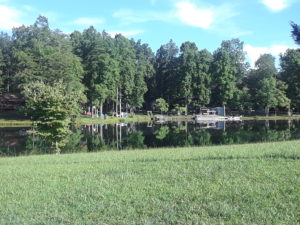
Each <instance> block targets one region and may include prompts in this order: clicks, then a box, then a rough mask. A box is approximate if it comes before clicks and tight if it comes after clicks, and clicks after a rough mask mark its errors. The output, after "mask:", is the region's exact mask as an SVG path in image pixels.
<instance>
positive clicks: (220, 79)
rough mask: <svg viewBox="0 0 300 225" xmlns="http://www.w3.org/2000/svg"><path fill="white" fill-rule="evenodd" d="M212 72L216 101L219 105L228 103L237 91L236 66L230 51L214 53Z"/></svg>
mask: <svg viewBox="0 0 300 225" xmlns="http://www.w3.org/2000/svg"><path fill="white" fill-rule="evenodd" d="M211 72H212V76H213V82H212V88H213V93H212V95H213V98H214V101H215V103H216V104H218V105H226V104H227V103H228V102H229V101H231V100H232V99H233V97H234V94H235V93H236V91H237V86H236V84H237V83H236V82H237V78H236V77H235V73H236V68H235V67H234V66H233V65H232V63H231V59H230V54H229V53H228V52H226V51H224V50H219V51H216V52H215V53H214V61H213V63H212V68H211Z"/></svg>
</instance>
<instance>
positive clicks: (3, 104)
mask: <svg viewBox="0 0 300 225" xmlns="http://www.w3.org/2000/svg"><path fill="white" fill-rule="evenodd" d="M24 103H25V101H24V99H23V98H22V97H21V96H20V95H18V94H9V93H6V94H2V95H0V111H10V110H16V109H17V108H18V107H20V106H22V105H24Z"/></svg>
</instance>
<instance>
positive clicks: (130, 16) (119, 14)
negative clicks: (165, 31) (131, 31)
mask: <svg viewBox="0 0 300 225" xmlns="http://www.w3.org/2000/svg"><path fill="white" fill-rule="evenodd" d="M113 17H115V18H119V19H120V20H121V23H122V24H123V25H128V24H132V23H144V22H149V21H171V19H174V15H172V13H171V12H156V11H155V12H154V11H140V12H134V11H133V10H131V9H120V10H118V11H116V12H114V14H113Z"/></svg>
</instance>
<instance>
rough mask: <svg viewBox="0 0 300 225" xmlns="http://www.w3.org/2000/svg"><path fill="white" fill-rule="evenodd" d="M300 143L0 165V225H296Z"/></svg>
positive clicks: (41, 158)
mask: <svg viewBox="0 0 300 225" xmlns="http://www.w3.org/2000/svg"><path fill="white" fill-rule="evenodd" d="M299 160H300V141H291V142H278V143H264V144H249V145H235V146H220V147H217V146H216V147H201V148H199V147H198V148H178V149H155V150H141V151H138V150H135V151H121V152H118V151H112V152H100V153H81V154H70V155H46V156H29V157H19V158H0V179H1V182H0V202H1V204H0V224H239V225H240V224H299V223H300V210H299V209H300V205H299V199H300V161H299Z"/></svg>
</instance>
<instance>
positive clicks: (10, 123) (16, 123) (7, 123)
mask: <svg viewBox="0 0 300 225" xmlns="http://www.w3.org/2000/svg"><path fill="white" fill-rule="evenodd" d="M193 117H194V116H193V115H188V116H166V117H165V121H193V120H194V119H193ZM299 119H300V115H294V116H268V117H266V116H245V117H241V121H249V120H299ZM150 121H151V117H149V116H147V115H136V116H134V117H131V118H118V117H111V118H108V119H99V118H90V117H78V118H77V120H76V122H75V124H76V125H85V124H116V123H128V122H150ZM28 126H32V121H30V120H16V119H14V120H9V119H0V127H28Z"/></svg>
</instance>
